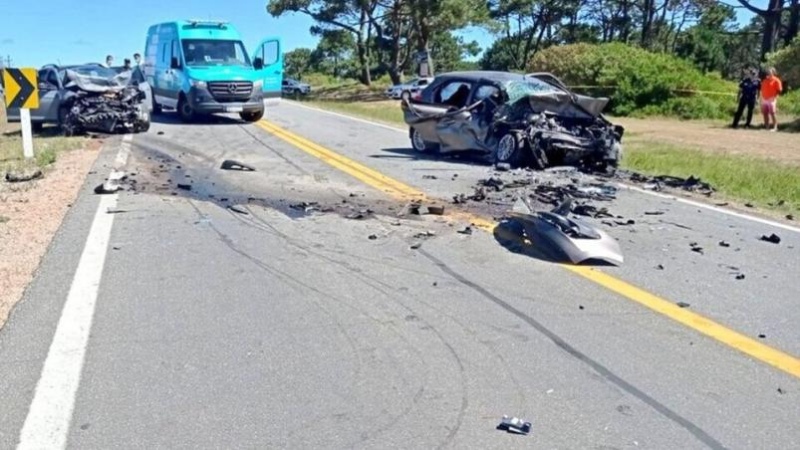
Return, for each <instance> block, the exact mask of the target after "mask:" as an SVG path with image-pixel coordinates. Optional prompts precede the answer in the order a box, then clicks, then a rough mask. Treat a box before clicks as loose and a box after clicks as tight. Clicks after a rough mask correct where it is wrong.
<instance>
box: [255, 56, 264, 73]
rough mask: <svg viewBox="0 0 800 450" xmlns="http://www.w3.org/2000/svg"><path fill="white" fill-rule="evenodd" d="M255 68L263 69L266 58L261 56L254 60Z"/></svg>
mask: <svg viewBox="0 0 800 450" xmlns="http://www.w3.org/2000/svg"><path fill="white" fill-rule="evenodd" d="M253 68H255V69H256V70H261V69H263V68H264V59H263V58H261V57H260V56H259V57H258V58H256V59H254V60H253Z"/></svg>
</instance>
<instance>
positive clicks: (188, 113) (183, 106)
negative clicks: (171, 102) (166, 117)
mask: <svg viewBox="0 0 800 450" xmlns="http://www.w3.org/2000/svg"><path fill="white" fill-rule="evenodd" d="M178 115H179V116H180V118H181V121H183V122H186V123H190V122H193V121H194V117H195V113H194V108H192V104H191V103H189V101H188V100H186V96H185V95H181V98H180V99H179V100H178Z"/></svg>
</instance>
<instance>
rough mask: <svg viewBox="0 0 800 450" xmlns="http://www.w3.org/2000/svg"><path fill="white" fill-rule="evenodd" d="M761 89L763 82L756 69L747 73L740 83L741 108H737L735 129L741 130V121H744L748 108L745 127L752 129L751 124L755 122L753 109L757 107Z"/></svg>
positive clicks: (734, 119) (734, 118)
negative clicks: (743, 116)
mask: <svg viewBox="0 0 800 450" xmlns="http://www.w3.org/2000/svg"><path fill="white" fill-rule="evenodd" d="M760 89H761V80H759V78H758V72H756V69H750V70H748V71H746V72H745V73H744V74H743V77H742V81H741V82H740V83H739V95H738V99H739V107H738V108H736V114H735V115H734V116H733V128H739V121H740V120H741V119H742V114H743V113H744V109H745V108H747V121H746V122H745V124H744V126H745V127H746V128H750V122H752V121H753V109H754V108H755V107H756V100H757V99H758V92H759V91H760Z"/></svg>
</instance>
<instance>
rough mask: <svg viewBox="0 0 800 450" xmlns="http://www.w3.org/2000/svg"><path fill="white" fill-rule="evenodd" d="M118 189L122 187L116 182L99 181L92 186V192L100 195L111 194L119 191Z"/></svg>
mask: <svg viewBox="0 0 800 450" xmlns="http://www.w3.org/2000/svg"><path fill="white" fill-rule="evenodd" d="M120 189H122V186H120V185H118V184H109V183H101V184H98V185H97V186H96V187H95V188H94V193H95V194H100V195H103V194H113V193H115V192H117V191H119V190H120Z"/></svg>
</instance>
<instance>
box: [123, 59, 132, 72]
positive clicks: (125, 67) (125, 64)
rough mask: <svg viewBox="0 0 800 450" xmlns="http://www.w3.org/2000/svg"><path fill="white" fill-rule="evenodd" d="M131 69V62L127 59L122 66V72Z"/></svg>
mask: <svg viewBox="0 0 800 450" xmlns="http://www.w3.org/2000/svg"><path fill="white" fill-rule="evenodd" d="M131 69H132V67H131V60H130V59H128V58H125V63H124V64H123V66H122V70H131Z"/></svg>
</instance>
